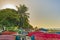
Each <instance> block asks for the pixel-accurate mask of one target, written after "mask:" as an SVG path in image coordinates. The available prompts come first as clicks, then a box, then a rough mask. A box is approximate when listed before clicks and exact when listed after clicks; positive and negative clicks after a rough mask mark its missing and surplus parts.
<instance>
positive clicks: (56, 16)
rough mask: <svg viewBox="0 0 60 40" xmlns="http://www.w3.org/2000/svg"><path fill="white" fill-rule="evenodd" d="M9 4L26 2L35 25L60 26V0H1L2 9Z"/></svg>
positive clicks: (41, 26) (32, 23)
mask: <svg viewBox="0 0 60 40" xmlns="http://www.w3.org/2000/svg"><path fill="white" fill-rule="evenodd" d="M7 4H11V5H13V6H16V5H17V6H18V5H19V4H25V5H26V6H27V7H28V9H29V10H28V12H29V13H30V18H29V20H30V24H31V25H33V27H36V26H37V27H38V28H60V0H0V9H1V8H3V7H5V5H7Z"/></svg>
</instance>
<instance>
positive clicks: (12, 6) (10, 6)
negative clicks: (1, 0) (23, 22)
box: [2, 4, 16, 10]
mask: <svg viewBox="0 0 60 40" xmlns="http://www.w3.org/2000/svg"><path fill="white" fill-rule="evenodd" d="M5 8H11V9H15V10H16V7H15V6H14V5H12V4H6V5H4V6H3V7H2V9H5Z"/></svg>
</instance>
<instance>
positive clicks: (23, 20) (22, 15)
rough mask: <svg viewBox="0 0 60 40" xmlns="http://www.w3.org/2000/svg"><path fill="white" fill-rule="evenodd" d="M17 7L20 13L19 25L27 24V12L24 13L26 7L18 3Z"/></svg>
mask: <svg viewBox="0 0 60 40" xmlns="http://www.w3.org/2000/svg"><path fill="white" fill-rule="evenodd" d="M17 9H18V14H19V15H20V16H19V18H20V22H19V24H18V25H19V27H22V28H24V27H25V26H26V25H28V23H29V20H28V18H29V13H26V12H27V10H28V8H27V7H26V6H25V5H20V6H19V7H17Z"/></svg>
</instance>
